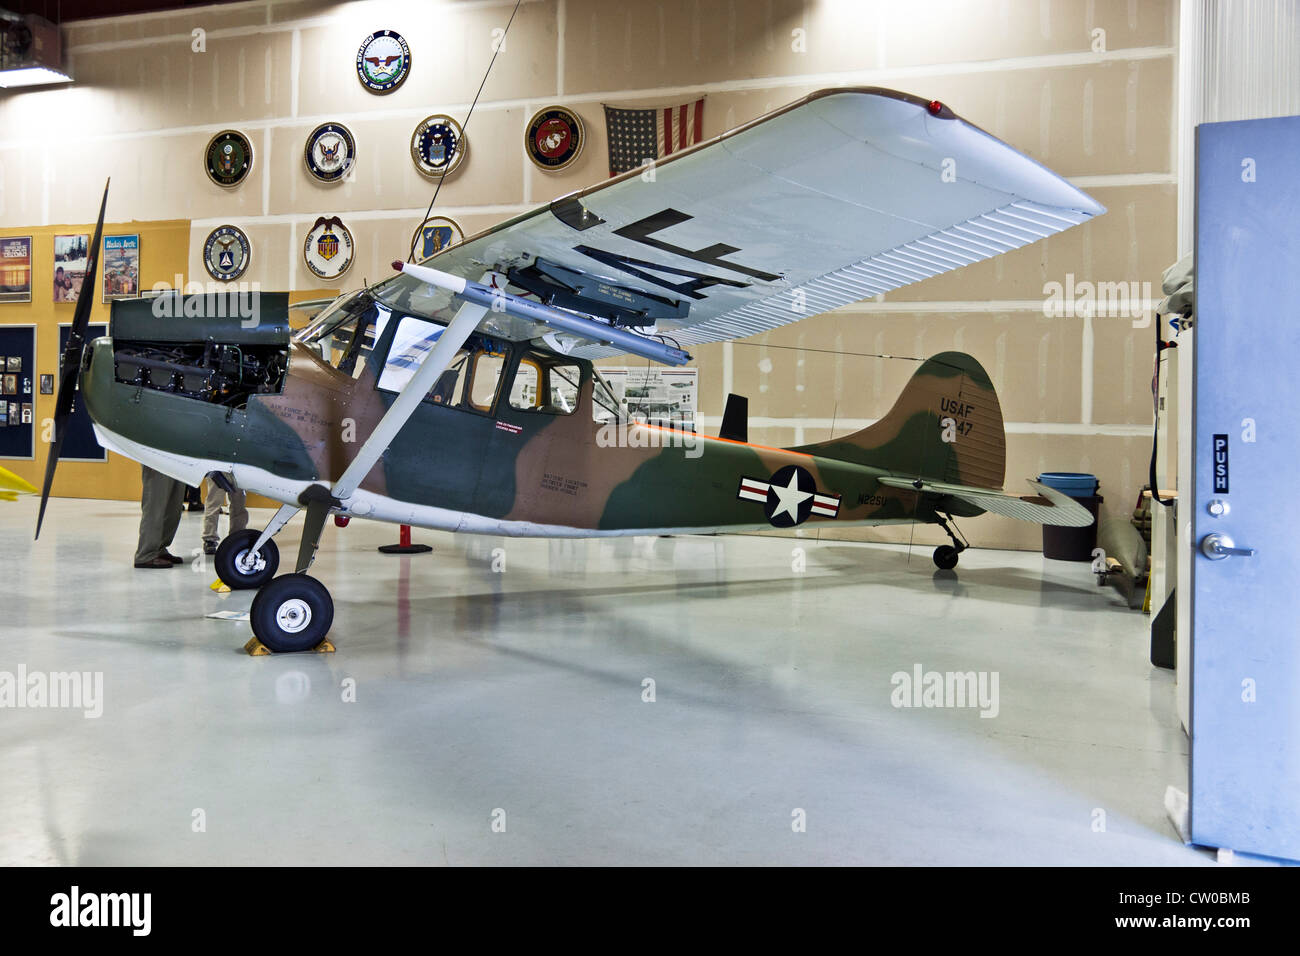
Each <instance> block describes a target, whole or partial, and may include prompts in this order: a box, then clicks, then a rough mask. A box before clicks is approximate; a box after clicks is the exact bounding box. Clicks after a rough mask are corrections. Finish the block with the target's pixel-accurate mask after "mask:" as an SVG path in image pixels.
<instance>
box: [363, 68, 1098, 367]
mask: <svg viewBox="0 0 1300 956" xmlns="http://www.w3.org/2000/svg"><path fill="white" fill-rule="evenodd" d="M1103 212H1105V209H1104V208H1103V207H1102V206H1100V205H1099V204H1098V203H1097V202H1096V201H1095V200H1093V199H1092V198H1091V197H1089V196H1088V195H1086V194H1085V193H1083V192H1081V191H1080V190H1078V189H1076V188H1075V187H1074V186H1072V185H1070V184H1069V183H1068V182H1066V181H1065V180H1063V179H1061V178H1060V177H1059V176H1057V175H1056V174H1055V173H1053V172H1051V171H1050V170H1048V169H1046V168H1045V167H1043V166H1041V165H1040V164H1038V163H1036V162H1034V161H1033V160H1032V159H1029V158H1028V157H1026V156H1024V155H1022V154H1021V153H1019V152H1017V151H1016V150H1015V149H1013V148H1012V147H1010V146H1008V145H1007V144H1006V143H1003V142H1002V141H1001V140H998V139H996V138H995V137H993V136H990V135H989V134H988V133H986V132H984V131H983V130H981V129H979V128H978V127H976V126H972V125H971V124H969V123H967V122H966V121H965V120H962V119H961V118H959V117H958V116H956V115H955V114H954V113H953V112H952V111H951V110H950V109H949V108H948V107H946V106H944V105H942V104H940V103H937V102H933V101H925V100H922V99H920V98H918V97H913V96H909V95H907V94H903V93H897V92H894V91H892V90H882V89H836V90H822V91H820V92H817V93H812V94H810V95H809V96H806V97H804V98H803V99H802V100H798V101H796V102H794V103H791V104H790V105H788V106H786V107H783V108H782V109H779V110H777V111H775V112H773V113H769V114H768V115H766V116H763V117H761V118H759V119H757V120H755V121H753V122H752V123H748V124H746V125H744V126H741V127H738V128H737V129H734V130H731V131H730V132H727V133H724V134H723V135H722V136H719V137H717V138H716V139H713V140H710V141H708V142H705V143H701V144H699V145H697V146H695V147H693V148H691V149H688V150H685V151H683V152H680V153H676V154H673V155H672V156H670V157H668V158H667V159H665V160H662V161H660V162H658V163H657V164H655V165H653V166H651V167H647V168H644V169H642V170H633V171H631V172H628V173H624V174H623V175H622V176H619V177H617V178H615V179H611V180H608V181H606V182H604V183H600V184H598V185H596V186H592V187H590V188H588V189H584V190H582V191H580V192H578V193H574V194H570V195H568V196H564V197H562V198H560V199H557V200H555V201H554V202H552V203H550V204H549V205H547V206H542V207H539V208H538V209H535V210H533V211H532V212H530V213H526V214H525V215H522V216H519V217H517V218H515V219H512V220H509V221H507V222H503V223H501V224H500V225H498V226H496V227H494V228H492V229H489V230H488V231H486V232H484V233H481V234H479V235H477V236H473V237H471V238H469V239H467V240H465V241H464V242H462V243H459V244H457V245H454V246H451V247H448V248H447V249H445V250H443V251H441V252H439V253H437V254H435V255H434V256H433V257H431V258H430V259H428V260H426V262H425V264H426V265H429V266H432V267H435V268H437V269H439V270H441V271H443V272H448V273H453V274H455V275H459V276H463V277H466V278H475V277H477V276H478V275H479V274H480V273H482V272H483V271H484V270H485V269H489V268H494V269H497V270H498V271H501V272H504V273H505V274H506V275H507V277H508V278H509V280H510V282H511V284H512V285H513V286H515V287H516V288H518V289H521V290H527V291H528V292H530V293H532V294H534V295H535V296H537V297H539V298H541V299H542V300H543V301H550V302H553V303H554V304H556V305H558V306H560V307H561V308H567V309H573V310H575V311H580V312H584V313H585V314H588V315H594V316H597V317H600V318H604V319H607V320H609V321H612V322H614V323H616V324H617V325H619V326H622V327H626V328H632V329H635V330H638V331H641V332H644V333H648V334H659V335H663V336H666V337H668V338H670V339H671V340H672V341H674V342H676V343H679V344H680V345H682V346H683V347H689V346H691V345H695V344H699V343H702V342H716V341H722V340H725V339H733V338H740V337H744V336H749V335H755V334H758V333H760V332H765V331H768V330H770V329H773V328H776V327H778V326H780V325H785V324H788V323H791V322H796V321H798V320H800V319H803V318H807V317H808V316H810V315H815V314H818V313H820V312H825V311H828V310H830V309H833V308H836V307H838V306H841V305H847V304H848V303H851V302H857V301H860V300H861V299H864V298H869V297H871V296H875V295H878V294H880V293H883V292H888V291H889V290H891V289H896V288H898V287H900V286H904V285H907V284H909V283H912V282H916V281H919V280H921V279H926V278H929V277H930V276H935V275H938V274H940V273H943V272H948V271H950V270H952V269H958V268H960V267H962V266H965V265H970V264H971V263H974V262H978V261H980V260H983V259H988V258H990V257H992V256H996V255H1000V254H1002V253H1004V252H1009V251H1011V250H1012V249H1016V248H1019V247H1021V246H1024V245H1028V244H1029V243H1031V242H1036V241H1037V240H1039V239H1043V238H1046V237H1048V236H1050V235H1052V234H1054V233H1057V232H1060V231H1061V230H1063V229H1067V228H1069V227H1070V226H1074V225H1078V224H1079V223H1082V222H1085V221H1087V220H1088V219H1090V218H1092V217H1093V216H1096V215H1099V214H1101V213H1103ZM376 294H377V296H378V297H379V298H380V299H382V300H384V301H385V302H386V303H388V304H390V305H391V306H393V307H394V308H399V309H406V310H410V311H412V312H416V313H419V314H422V315H427V316H431V317H442V316H445V315H446V313H447V310H448V309H449V308H450V307H451V303H452V296H451V293H450V291H449V290H447V289H445V288H438V287H432V286H429V285H427V284H426V283H424V282H422V281H421V280H420V279H418V278H416V277H412V276H406V275H404V276H400V277H396V278H394V279H391V280H389V281H388V282H386V283H384V284H382V285H380V286H379V287H378V288H377V289H376ZM485 327H486V328H487V329H488V330H490V331H491V332H493V333H494V334H499V335H501V336H503V337H504V338H509V339H516V340H517V339H521V338H536V337H538V333H539V331H540V332H542V333H543V334H545V333H546V332H555V331H556V330H553V329H545V330H539V329H537V328H536V327H532V328H530V327H529V324H528V323H527V322H524V321H521V320H518V319H516V318H514V317H513V316H510V315H508V314H504V313H498V314H495V315H493V316H491V317H489V319H488V321H487V322H485ZM560 341H561V344H562V343H563V342H564V341H565V338H564V336H562V335H561V336H560ZM569 354H573V355H578V356H581V357H584V358H599V357H602V356H605V355H612V354H619V351H618V349H617V348H616V347H613V346H601V345H599V344H593V343H590V342H589V341H583V342H578V343H574V344H573V347H572V348H571V350H570V353H569Z"/></svg>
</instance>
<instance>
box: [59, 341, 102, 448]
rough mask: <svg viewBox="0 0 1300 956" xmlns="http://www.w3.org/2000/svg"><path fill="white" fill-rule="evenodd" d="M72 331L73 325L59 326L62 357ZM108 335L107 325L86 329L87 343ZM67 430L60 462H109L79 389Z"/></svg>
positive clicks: (73, 401) (73, 402)
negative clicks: (96, 435) (96, 436)
mask: <svg viewBox="0 0 1300 956" xmlns="http://www.w3.org/2000/svg"><path fill="white" fill-rule="evenodd" d="M71 331H72V325H71V323H60V324H59V354H60V355H62V354H63V350H64V349H65V348H66V347H67V344H68V334H69V333H70V332H71ZM107 334H108V326H106V325H103V324H98V325H90V326H87V327H86V341H87V342H93V341H94V340H95V339H97V338H99V337H101V336H104V335H107ZM65 428H66V431H65V432H64V435H63V448H62V449H61V450H60V452H59V460H60V461H107V460H108V452H106V451H105V450H104V447H103V446H102V445H100V443H99V440H98V439H97V438H95V429H94V427H93V426H92V424H91V421H90V415H89V414H88V413H87V412H86V406H85V404H84V403H83V402H82V401H81V393H80V389H78V392H77V396H76V397H75V398H74V399H73V400H72V414H71V415H69V416H68V424H67V425H66V426H65Z"/></svg>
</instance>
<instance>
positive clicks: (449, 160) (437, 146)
mask: <svg viewBox="0 0 1300 956" xmlns="http://www.w3.org/2000/svg"><path fill="white" fill-rule="evenodd" d="M468 146H469V143H468V141H467V140H466V139H465V133H464V131H463V130H462V129H461V128H460V124H459V123H457V122H456V121H455V120H454V119H452V118H451V117H450V116H443V115H441V114H438V115H436V116H429V117H426V118H425V119H423V120H421V121H420V125H418V126H416V127H415V132H414V133H412V134H411V159H412V160H413V161H414V163H415V168H416V169H418V170H419V171H420V175H422V176H425V177H427V178H429V179H442V178H443V177H444V176H450V175H451V174H452V173H454V172H455V171H456V168H457V167H458V166H460V163H461V160H463V159H464V158H465V150H466V149H467V148H468Z"/></svg>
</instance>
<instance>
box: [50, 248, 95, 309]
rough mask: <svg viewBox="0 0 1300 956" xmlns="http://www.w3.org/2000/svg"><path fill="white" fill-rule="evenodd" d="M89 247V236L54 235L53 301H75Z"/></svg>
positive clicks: (82, 277) (82, 279) (84, 272)
mask: <svg viewBox="0 0 1300 956" xmlns="http://www.w3.org/2000/svg"><path fill="white" fill-rule="evenodd" d="M89 249H90V237H89V236H86V235H80V234H78V235H71V236H55V237H54V301H55V302H76V301H77V299H78V298H79V297H80V296H81V283H82V282H83V281H84V280H85V278H86V262H87V260H88V259H89V256H90V253H89Z"/></svg>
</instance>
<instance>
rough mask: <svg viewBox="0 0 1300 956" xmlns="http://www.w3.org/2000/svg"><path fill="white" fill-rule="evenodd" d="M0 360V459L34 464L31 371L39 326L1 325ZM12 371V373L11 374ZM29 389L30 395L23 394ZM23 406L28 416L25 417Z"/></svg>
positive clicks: (33, 397)
mask: <svg viewBox="0 0 1300 956" xmlns="http://www.w3.org/2000/svg"><path fill="white" fill-rule="evenodd" d="M0 356H2V357H3V359H4V372H3V381H0V385H2V386H3V389H4V393H5V394H3V395H0V404H2V405H3V406H4V407H3V409H0V458H16V459H19V460H25V461H31V460H32V459H33V458H35V457H36V433H35V422H34V421H33V418H34V416H33V414H32V409H33V408H34V407H35V403H36V396H34V395H33V394H32V392H31V385H32V371H31V370H32V369H33V368H35V367H36V326H34V325H0ZM10 369H13V371H9V370H10ZM24 387H26V388H27V391H23V388H24ZM24 406H26V413H25V414H24Z"/></svg>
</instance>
